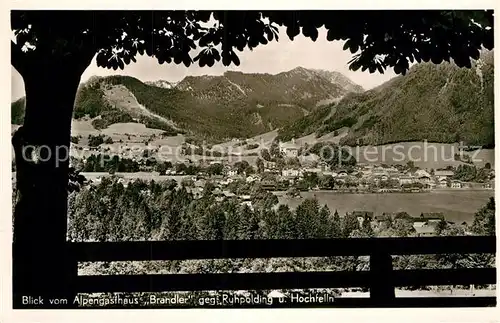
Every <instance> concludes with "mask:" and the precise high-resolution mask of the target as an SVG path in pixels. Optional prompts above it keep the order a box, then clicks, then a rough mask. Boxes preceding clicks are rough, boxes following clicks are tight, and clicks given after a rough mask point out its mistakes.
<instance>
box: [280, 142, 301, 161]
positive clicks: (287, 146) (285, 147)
mask: <svg viewBox="0 0 500 323" xmlns="http://www.w3.org/2000/svg"><path fill="white" fill-rule="evenodd" d="M299 148H300V147H299V146H298V145H296V144H295V140H292V142H291V143H282V144H280V152H281V153H282V154H283V155H284V156H285V157H289V158H294V157H297V156H298V155H299Z"/></svg>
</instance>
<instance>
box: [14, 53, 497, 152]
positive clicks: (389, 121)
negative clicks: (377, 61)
mask: <svg viewBox="0 0 500 323" xmlns="http://www.w3.org/2000/svg"><path fill="white" fill-rule="evenodd" d="M493 66H494V64H493V52H486V53H483V54H482V55H481V58H480V59H479V60H478V61H476V62H475V63H474V65H473V68H471V69H465V68H458V67H457V66H456V65H455V64H453V63H442V64H439V65H435V64H432V63H422V64H416V65H414V66H413V67H412V68H411V69H410V71H409V73H407V75H405V76H398V77H395V78H393V79H391V80H390V81H388V82H386V83H384V84H382V85H381V86H379V87H377V88H374V89H371V90H368V91H365V90H364V89H363V88H362V87H361V86H359V85H358V84H355V83H354V82H352V81H351V80H350V79H349V78H347V77H346V76H344V75H342V74H341V73H338V72H332V71H324V70H315V69H307V68H304V67H297V68H294V69H292V70H290V71H286V72H282V73H279V74H275V75H271V74H256V73H254V74H249V73H242V72H236V71H228V72H225V73H224V74H223V75H219V76H206V75H205V76H187V77H185V78H184V79H183V80H181V81H179V82H169V81H165V80H158V81H154V82H142V81H140V80H138V79H136V78H133V77H129V76H109V77H92V78H90V79H89V80H88V81H87V82H85V83H83V84H81V86H80V89H79V91H78V95H77V99H76V102H75V110H74V118H75V119H79V118H84V117H90V118H91V119H92V124H93V125H94V127H95V128H98V129H99V128H105V127H107V126H109V125H110V124H113V123H119V122H140V123H143V124H146V125H147V126H148V127H150V128H158V129H163V130H165V131H166V132H168V133H171V134H174V133H186V134H188V135H191V136H197V137H200V138H204V139H208V140H212V141H224V140H227V139H230V138H248V137H252V136H255V135H258V134H262V133H265V132H268V131H270V130H275V129H279V137H280V138H281V139H282V140H285V141H287V140H290V139H292V138H299V137H301V136H305V135H309V134H312V133H315V134H316V136H322V135H325V134H328V133H335V132H338V131H339V130H341V129H343V130H342V132H343V134H344V136H343V138H342V139H341V143H342V144H349V145H354V144H384V143H390V142H398V141H417V140H418V141H420V140H428V141H433V142H457V141H464V142H465V143H468V144H473V145H483V146H491V145H493V143H494V125H493V114H494V113H493V111H494V104H493V102H494V101H493V91H494V90H493V70H494V68H493ZM11 111H12V123H13V124H20V123H22V119H23V114H24V98H22V99H19V100H17V101H16V102H13V103H12V105H11Z"/></svg>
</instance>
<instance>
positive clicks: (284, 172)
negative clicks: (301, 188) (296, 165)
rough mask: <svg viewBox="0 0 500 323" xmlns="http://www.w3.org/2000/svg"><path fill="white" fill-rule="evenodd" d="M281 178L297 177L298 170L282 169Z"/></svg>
mask: <svg viewBox="0 0 500 323" xmlns="http://www.w3.org/2000/svg"><path fill="white" fill-rule="evenodd" d="M281 176H283V177H298V176H299V170H298V169H293V168H287V169H283V170H282V171H281Z"/></svg>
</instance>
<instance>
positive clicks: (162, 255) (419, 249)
mask: <svg viewBox="0 0 500 323" xmlns="http://www.w3.org/2000/svg"><path fill="white" fill-rule="evenodd" d="M68 247H69V250H68V262H70V263H71V265H70V267H69V268H71V271H72V272H71V273H70V274H71V276H72V277H73V279H74V284H73V289H74V290H73V292H74V293H75V294H76V293H96V292H163V291H202V290H271V289H306V288H346V287H361V288H368V289H369V290H370V297H369V298H365V299H363V298H345V297H340V298H337V299H336V300H335V302H333V303H328V304H296V306H297V307H298V306H315V307H316V306H318V307H319V306H327V307H436V306H438V307H454V306H467V307H471V306H495V305H496V298H495V297H430V298H429V297H402V298H398V297H395V288H396V287H403V286H433V285H470V284H475V285H486V284H495V283H496V269H495V268H464V269H418V270H393V266H392V256H393V255H424V254H454V253H458V254H473V253H495V252H496V241H495V237H493V236H489V237H476V236H465V237H425V238H413V237H412V238H366V239H365V238H350V239H328V240H321V239H319V240H238V241H152V242H148V241H138V242H82V243H69V245H68ZM333 256H369V257H370V269H369V270H367V271H333V272H332V271H316V272H283V273H279V272H272V273H220V274H219V273H209V274H161V275H160V274H153V275H94V276H83V275H82V276H78V272H77V271H78V270H77V264H78V262H97V261H145V260H186V259H228V258H274V257H333ZM247 306H250V305H247ZM254 306H257V307H258V306H259V305H254ZM19 307H22V306H19Z"/></svg>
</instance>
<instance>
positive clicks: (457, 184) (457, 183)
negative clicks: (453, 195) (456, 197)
mask: <svg viewBox="0 0 500 323" xmlns="http://www.w3.org/2000/svg"><path fill="white" fill-rule="evenodd" d="M462 187H463V185H462V182H461V181H451V188H462Z"/></svg>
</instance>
